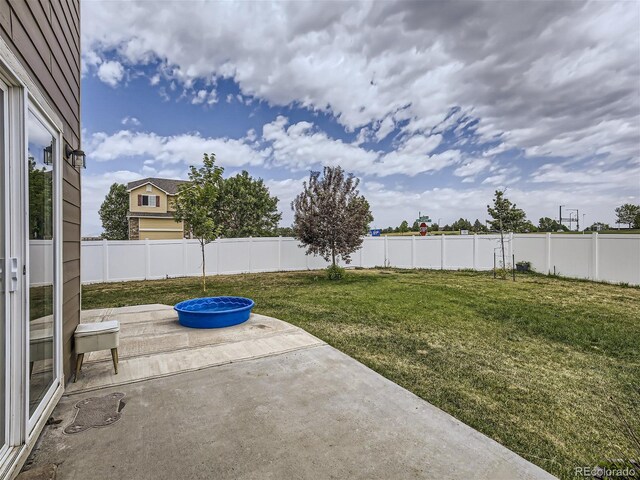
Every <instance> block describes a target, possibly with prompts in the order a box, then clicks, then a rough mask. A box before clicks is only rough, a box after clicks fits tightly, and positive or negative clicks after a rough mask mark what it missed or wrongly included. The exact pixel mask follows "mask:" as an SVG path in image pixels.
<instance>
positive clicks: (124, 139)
mask: <svg viewBox="0 0 640 480" xmlns="http://www.w3.org/2000/svg"><path fill="white" fill-rule="evenodd" d="M85 149H86V151H87V157H88V158H92V159H93V160H95V161H97V162H106V161H113V160H117V159H121V158H126V157H143V158H146V159H151V163H150V164H152V165H154V166H155V165H159V166H161V167H167V166H170V165H176V164H180V163H181V164H183V165H194V164H196V165H197V164H199V163H200V162H201V161H202V156H203V154H204V153H215V154H216V158H217V161H218V164H219V165H222V166H223V167H224V166H228V167H238V166H245V165H261V164H263V163H264V162H265V158H266V155H267V154H268V152H264V151H259V150H254V149H253V148H252V147H251V146H249V145H247V144H246V143H245V141H244V139H240V140H237V139H230V138H211V137H203V136H201V135H200V134H199V133H197V132H196V133H189V134H182V135H170V136H162V135H157V134H155V133H149V132H132V131H130V130H120V131H119V132H116V133H114V134H112V135H108V134H106V133H103V132H100V133H95V134H93V135H92V136H91V137H90V138H88V139H86V140H85ZM154 168H155V167H154Z"/></svg>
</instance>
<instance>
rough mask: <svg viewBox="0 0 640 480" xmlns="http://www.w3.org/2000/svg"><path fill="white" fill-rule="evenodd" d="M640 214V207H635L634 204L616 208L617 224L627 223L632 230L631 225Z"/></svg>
mask: <svg viewBox="0 0 640 480" xmlns="http://www.w3.org/2000/svg"><path fill="white" fill-rule="evenodd" d="M638 213H640V205H634V204H632V203H625V204H624V205H620V206H619V207H618V208H616V215H617V217H618V218H617V219H616V222H617V223H626V224H627V225H629V228H631V225H633V224H634V223H635V220H636V215H638Z"/></svg>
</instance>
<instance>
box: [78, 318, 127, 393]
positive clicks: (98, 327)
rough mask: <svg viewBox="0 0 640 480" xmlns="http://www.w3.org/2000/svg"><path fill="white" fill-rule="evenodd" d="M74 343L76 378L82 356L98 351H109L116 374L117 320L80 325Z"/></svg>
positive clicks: (118, 332) (118, 328)
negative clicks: (76, 356) (76, 357)
mask: <svg viewBox="0 0 640 480" xmlns="http://www.w3.org/2000/svg"><path fill="white" fill-rule="evenodd" d="M74 337H75V343H76V353H77V354H78V359H77V360H76V378H75V379H74V380H73V381H74V382H76V381H77V380H78V375H79V374H80V369H81V368H82V361H83V360H84V354H85V353H88V352H95V351H98V350H107V349H110V350H111V358H112V359H113V368H114V369H115V371H116V375H117V374H118V345H119V344H120V323H119V322H118V321H117V320H110V321H108V322H98V323H81V324H80V325H78V326H77V327H76V332H75V334H74Z"/></svg>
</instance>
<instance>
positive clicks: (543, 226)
mask: <svg viewBox="0 0 640 480" xmlns="http://www.w3.org/2000/svg"><path fill="white" fill-rule="evenodd" d="M558 230H563V231H565V232H567V231H569V228H568V227H567V226H566V225H561V224H560V222H558V221H557V220H554V219H552V218H549V217H542V218H540V220H539V221H538V231H539V232H557V231H558Z"/></svg>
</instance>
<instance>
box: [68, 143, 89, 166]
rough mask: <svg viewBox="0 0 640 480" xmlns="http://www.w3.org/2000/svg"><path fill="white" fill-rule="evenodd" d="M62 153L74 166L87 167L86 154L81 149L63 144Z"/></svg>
mask: <svg viewBox="0 0 640 480" xmlns="http://www.w3.org/2000/svg"><path fill="white" fill-rule="evenodd" d="M64 155H65V157H67V159H68V160H69V161H70V162H71V165H73V166H74V167H76V168H78V167H82V168H87V162H86V156H85V154H84V152H83V151H82V150H74V149H73V148H71V147H70V146H69V145H65V148H64Z"/></svg>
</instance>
